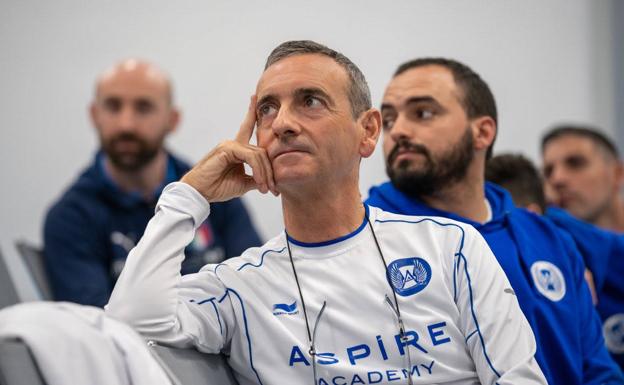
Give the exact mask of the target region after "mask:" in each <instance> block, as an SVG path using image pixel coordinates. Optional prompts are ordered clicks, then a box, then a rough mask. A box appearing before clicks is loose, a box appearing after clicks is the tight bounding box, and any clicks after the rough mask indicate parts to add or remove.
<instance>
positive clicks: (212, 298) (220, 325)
mask: <svg viewBox="0 0 624 385" xmlns="http://www.w3.org/2000/svg"><path fill="white" fill-rule="evenodd" d="M216 299H217V298H216V297H211V298H208V299H203V300H201V301H199V302H195V300H194V299H192V300H190V302H193V303H196V304H197V305H203V304H205V303H206V302H210V303H211V304H212V307H213V308H214V311H215V313H217V321H219V330H220V331H221V335H223V325H222V324H221V315H220V314H219V309H218V308H217V305H216V304H215V303H214V301H215V300H216ZM219 302H221V301H219Z"/></svg>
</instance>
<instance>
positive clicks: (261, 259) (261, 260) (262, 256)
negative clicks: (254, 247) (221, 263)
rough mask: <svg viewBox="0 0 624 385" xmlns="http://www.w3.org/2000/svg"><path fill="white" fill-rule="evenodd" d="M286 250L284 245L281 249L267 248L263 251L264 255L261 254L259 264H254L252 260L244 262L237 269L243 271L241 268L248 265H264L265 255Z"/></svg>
mask: <svg viewBox="0 0 624 385" xmlns="http://www.w3.org/2000/svg"><path fill="white" fill-rule="evenodd" d="M284 250H286V247H283V248H282V249H280V250H266V251H265V252H264V253H262V255H261V256H260V263H258V264H257V265H254V264H253V263H251V262H247V263H245V264H243V265H242V266H241V267H239V268H238V270H237V271H241V270H243V268H244V267H247V266H253V267H260V266H262V264H263V263H264V256H265V255H267V254H268V253H278V254H279V253H282V252H284Z"/></svg>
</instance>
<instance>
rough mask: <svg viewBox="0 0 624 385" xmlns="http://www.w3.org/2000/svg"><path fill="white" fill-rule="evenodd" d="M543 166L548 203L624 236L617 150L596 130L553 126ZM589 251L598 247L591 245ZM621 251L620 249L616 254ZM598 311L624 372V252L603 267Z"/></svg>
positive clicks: (545, 144)
mask: <svg viewBox="0 0 624 385" xmlns="http://www.w3.org/2000/svg"><path fill="white" fill-rule="evenodd" d="M541 149H542V163H543V166H542V167H543V173H544V179H545V182H546V191H548V192H549V194H552V197H551V198H550V201H551V202H552V203H553V204H554V205H557V206H559V207H561V208H563V209H565V210H566V211H568V212H569V213H570V214H572V215H573V216H575V217H577V218H579V219H581V220H583V221H586V222H588V223H591V224H594V225H596V226H598V227H601V228H603V229H607V230H611V231H614V232H616V233H617V234H619V237H618V238H619V239H620V242H621V238H622V237H624V234H623V233H624V201H623V200H622V195H621V189H622V182H623V177H624V169H623V167H622V161H621V160H620V158H619V153H618V150H617V147H616V146H615V145H614V143H613V142H612V141H611V139H609V138H608V137H607V136H606V135H605V134H603V133H602V132H601V131H600V130H598V129H596V128H592V127H586V126H580V125H565V126H557V127H555V128H553V129H551V130H550V131H548V132H547V133H546V134H545V135H544V136H543V138H542V146H541ZM592 247H594V248H599V247H602V246H601V244H600V243H599V242H593V245H592ZM620 250H621V249H620ZM606 269H607V270H606V277H605V280H604V285H603V287H602V288H601V289H600V290H599V301H598V306H597V308H598V312H599V314H600V316H601V318H602V320H603V322H604V325H603V331H604V336H605V341H606V343H607V347H608V348H609V351H610V352H611V354H612V355H613V357H615V360H616V361H617V362H618V364H619V365H620V367H622V368H624V280H623V279H622V276H623V275H624V252H619V253H614V254H612V256H611V257H610V258H609V262H608V264H607V265H606Z"/></svg>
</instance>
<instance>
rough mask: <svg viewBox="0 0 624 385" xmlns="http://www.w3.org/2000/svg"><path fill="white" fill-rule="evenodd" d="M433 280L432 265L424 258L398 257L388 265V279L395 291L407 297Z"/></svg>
mask: <svg viewBox="0 0 624 385" xmlns="http://www.w3.org/2000/svg"><path fill="white" fill-rule="evenodd" d="M430 280H431V266H429V264H428V263H427V261H425V260H424V259H422V258H418V257H413V258H405V259H398V260H396V261H394V262H392V263H391V264H390V266H388V281H390V284H391V285H392V287H393V288H394V291H395V292H396V293H397V294H398V295H401V296H403V297H407V296H410V295H413V294H416V293H418V292H419V291H421V290H423V289H424V288H425V287H426V286H427V285H428V284H429V281H430Z"/></svg>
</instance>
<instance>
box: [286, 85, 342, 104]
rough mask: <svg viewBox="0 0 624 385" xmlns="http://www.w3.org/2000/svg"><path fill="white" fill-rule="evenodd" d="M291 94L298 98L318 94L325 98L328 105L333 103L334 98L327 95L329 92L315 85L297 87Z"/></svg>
mask: <svg viewBox="0 0 624 385" xmlns="http://www.w3.org/2000/svg"><path fill="white" fill-rule="evenodd" d="M293 96H294V97H295V98H300V97H303V96H318V97H321V98H323V99H325V100H326V101H327V102H328V103H329V104H330V105H332V106H333V105H334V100H333V99H332V98H331V96H329V94H328V93H327V92H325V91H323V90H322V89H320V88H317V87H308V88H297V89H296V90H295V92H293Z"/></svg>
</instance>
